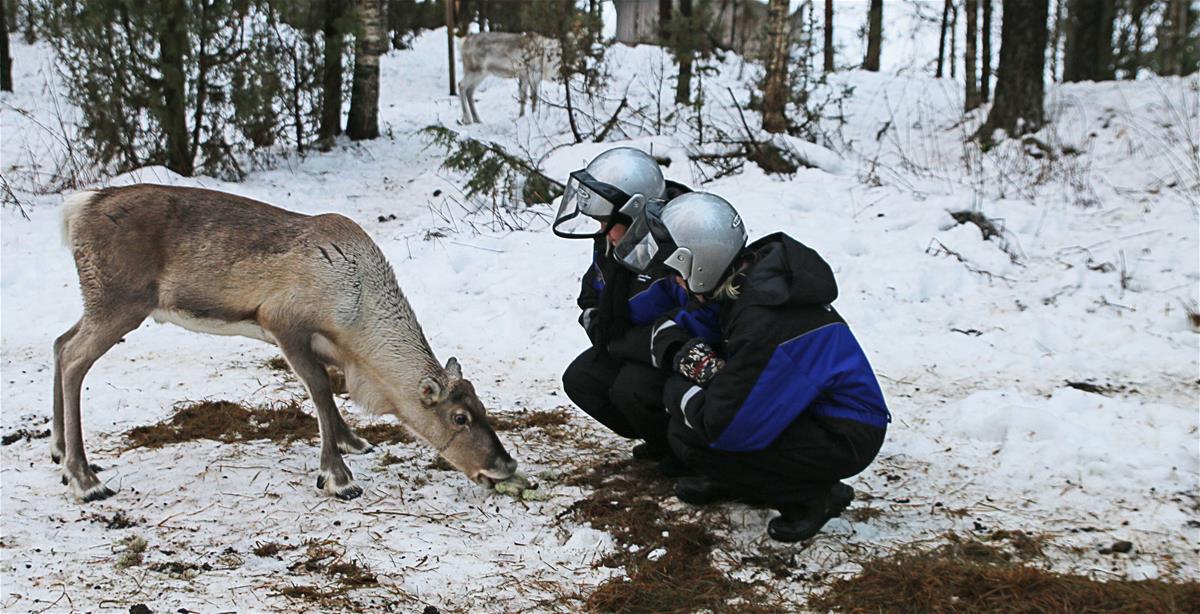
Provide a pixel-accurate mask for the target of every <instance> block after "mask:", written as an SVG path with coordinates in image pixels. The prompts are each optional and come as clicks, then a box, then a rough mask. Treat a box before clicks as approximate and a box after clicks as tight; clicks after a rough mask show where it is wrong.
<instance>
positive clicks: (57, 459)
mask: <svg viewBox="0 0 1200 614" xmlns="http://www.w3.org/2000/svg"><path fill="white" fill-rule="evenodd" d="M50 460H51V462H53V463H54V464H55V465H61V464H62V454H59V453H57V452H54V451H51V452H50Z"/></svg>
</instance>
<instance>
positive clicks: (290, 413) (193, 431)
mask: <svg viewBox="0 0 1200 614" xmlns="http://www.w3.org/2000/svg"><path fill="white" fill-rule="evenodd" d="M355 430H356V432H357V433H358V434H359V435H360V436H362V437H364V438H366V439H367V441H370V442H371V443H375V444H378V443H411V442H412V441H413V437H412V435H410V434H409V433H408V431H407V430H405V428H404V427H403V426H401V425H399V424H387V423H379V424H369V425H365V426H362V427H358V428H356V429H355ZM318 432H319V431H318V428H317V419H316V418H314V417H313V416H311V415H309V414H307V413H305V412H304V411H303V410H301V409H300V401H299V400H295V399H294V400H291V401H286V402H281V403H275V404H272V405H263V406H257V407H247V406H245V405H242V404H240V403H234V402H232V401H199V402H194V401H185V402H182V403H179V404H177V405H176V406H175V409H174V412H173V413H172V415H171V417H170V418H168V419H167V420H164V421H162V422H159V423H157V424H151V425H149V426H138V427H134V428H132V429H130V430H129V431H128V432H127V433H125V436H126V438H127V439H128V440H129V445H128V446H127V449H134V448H161V447H163V446H166V445H171V444H177V443H184V442H188V441H196V440H199V439H208V440H212V441H220V442H222V443H240V442H246V441H254V440H256V439H267V440H270V441H275V442H280V443H291V442H293V441H296V440H298V439H306V440H307V439H315V438H316V437H317V435H318Z"/></svg>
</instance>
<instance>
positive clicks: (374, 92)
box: [346, 0, 387, 141]
mask: <svg viewBox="0 0 1200 614" xmlns="http://www.w3.org/2000/svg"><path fill="white" fill-rule="evenodd" d="M379 2H380V0H358V16H357V17H358V19H357V20H356V22H357V29H356V30H355V34H354V81H352V82H351V84H350V116H349V117H348V118H347V119H346V134H347V135H348V136H349V137H350V138H351V139H353V140H355V141H361V140H363V139H373V138H375V137H378V136H379V56H380V55H381V54H382V53H383V52H385V51H387V38H386V37H385V35H384V31H383V14H382V11H381V10H380V9H381V7H380V6H379Z"/></svg>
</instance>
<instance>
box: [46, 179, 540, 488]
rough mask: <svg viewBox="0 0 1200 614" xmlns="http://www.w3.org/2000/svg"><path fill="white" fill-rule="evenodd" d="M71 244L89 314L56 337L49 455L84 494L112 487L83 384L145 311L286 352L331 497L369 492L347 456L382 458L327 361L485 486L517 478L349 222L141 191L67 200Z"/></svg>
mask: <svg viewBox="0 0 1200 614" xmlns="http://www.w3.org/2000/svg"><path fill="white" fill-rule="evenodd" d="M63 238H64V242H65V243H66V244H67V246H68V247H70V248H71V250H72V252H73V253H74V256H75V266H76V269H77V270H78V272H79V286H80V289H81V291H82V293H83V305H84V310H83V317H82V318H80V320H79V322H78V323H76V324H75V325H74V326H72V327H71V328H70V329H69V330H68V331H67V332H66V333H64V334H63V335H62V336H61V337H59V338H58V339H57V340H56V341H55V342H54V423H53V429H52V430H53V438H52V441H51V449H50V456H51V458H52V459H53V460H54V462H56V463H58V462H60V461H61V462H62V464H63V480H64V483H65V484H69V485H70V486H71V489H72V490H73V492H74V494H75V496H76V498H78V499H79V500H81V501H84V502H87V501H95V500H99V499H104V498H107V497H109V496H111V495H112V494H113V491H112V490H110V489H109V488H108V487H107V486H105V485H104V484H103V483H101V482H100V481H99V480H98V479H97V478H96V474H95V472H94V470H93V469H92V467H91V466H90V465H89V464H88V462H87V457H86V454H85V452H84V447H83V431H82V429H81V425H80V387H81V386H82V384H83V378H84V376H85V375H86V374H87V372H88V370H89V369H90V368H91V366H92V364H93V363H94V362H95V361H96V360H97V359H98V358H100V357H101V356H102V355H104V353H105V352H107V351H108V350H109V349H110V348H111V347H112V346H113V345H114V344H115V343H117V341H119V340H120V339H121V338H122V337H123V336H124V335H125V334H126V333H128V332H130V331H132V330H134V329H135V328H137V327H138V326H139V325H141V323H142V322H143V321H144V320H145V319H146V317H147V316H150V317H153V318H154V319H155V320H156V321H158V322H160V323H161V322H171V323H174V324H178V325H179V326H182V327H184V328H186V329H189V330H192V331H196V332H203V333H211V334H218V335H239V336H244V337H250V338H254V339H259V340H262V341H266V342H267V343H271V344H274V345H276V346H278V347H279V349H280V350H281V351H282V352H283V355H284V357H285V358H286V359H287V361H288V364H289V365H291V367H292V370H293V371H294V372H295V373H296V375H297V376H299V377H300V379H301V380H302V381H303V382H304V385H305V387H306V388H307V390H308V394H309V396H310V397H311V398H312V400H313V403H315V404H316V408H317V422H318V425H319V426H320V431H321V463H320V473H319V474H318V477H317V489H319V490H323V491H324V492H326V493H327V494H330V495H333V496H335V497H337V498H339V499H353V498H355V497H358V496H359V495H361V494H362V488H360V487H359V486H357V485H356V484H355V483H354V476H353V475H352V474H351V473H350V469H349V468H347V467H346V463H345V462H344V461H343V460H342V453H347V454H356V453H364V452H369V451H370V450H371V449H372V448H371V444H370V443H368V442H367V441H366V440H364V439H362V438H361V437H359V436H358V435H356V434H355V433H354V432H353V431H351V430H350V427H349V426H348V425H347V424H346V422H345V421H344V420H343V419H342V416H341V414H340V413H339V412H338V408H337V405H335V404H334V401H333V395H332V394H331V392H330V383H329V377H328V375H327V372H326V366H330V365H331V366H337V367H340V368H341V369H342V370H343V371H344V372H345V374H346V382H347V386H348V388H349V391H350V398H351V399H353V400H354V401H355V402H356V403H358V404H359V405H360V406H362V407H364V408H366V409H367V410H369V411H371V412H374V413H377V414H381V413H391V414H394V415H395V416H396V417H397V418H398V419H399V420H400V421H401V422H402V423H403V424H405V425H406V427H407V428H408V429H409V430H411V431H412V432H413V433H414V434H415V435H417V436H418V437H419V438H421V439H422V440H424V441H425V442H426V443H428V444H429V445H431V446H432V447H433V448H435V449H436V450H437V452H438V453H439V454H440V455H442V457H444V458H445V459H446V460H447V461H449V462H450V464H452V465H453V466H454V467H456V468H457V469H459V470H460V471H462V472H463V473H465V474H466V475H467V476H468V477H469V478H471V479H472V480H474V481H476V482H478V483H480V484H482V485H484V486H489V487H490V486H492V485H493V484H494V483H495V481H498V480H503V479H505V478H508V477H510V476H511V475H512V474H513V473H514V472H515V471H516V466H517V463H516V461H514V460H513V459H512V457H511V456H509V455H508V452H506V451H505V449H504V446H503V444H501V443H500V440H499V438H497V437H496V433H495V431H493V430H492V427H491V425H490V424H489V423H488V420H487V416H486V415H485V412H484V407H483V404H482V403H481V402H480V401H479V397H478V396H476V394H475V389H474V388H473V387H472V386H471V383H470V382H469V381H467V380H465V379H463V377H462V370H461V368H460V366H459V364H458V360H456V359H455V358H451V359H450V360H449V361H448V362H447V363H446V365H445V366H444V367H443V366H442V365H441V364H440V363H439V362H438V361H437V359H436V358H434V355H433V352H432V350H430V348H429V342H428V341H426V340H425V334H424V333H423V332H422V331H421V326H420V325H419V324H418V323H417V318H416V315H414V313H413V310H412V307H410V306H409V304H408V300H407V299H405V297H404V294H403V293H402V292H401V291H400V287H399V285H397V283H396V276H395V274H394V273H393V272H392V268H391V266H390V265H389V264H388V261H387V259H386V258H384V255H383V253H382V252H381V251H380V250H379V247H378V246H377V245H375V243H374V242H373V241H372V240H371V238H370V237H369V236H368V235H367V233H366V232H364V231H363V229H362V228H360V227H359V226H358V225H357V224H355V223H354V222H353V221H351V220H350V219H348V218H346V217H343V216H341V215H336V214H325V215H317V216H308V215H302V214H299V213H295V212H292V211H286V210H284V209H279V208H277V207H273V206H271V205H268V204H265V203H261V202H258V201H254V200H250V199H248V198H242V197H240V196H234V195H232V194H224V193H221V192H215V191H211V190H203V189H197V188H183V187H172V186H162V185H152V184H142V185H134V186H128V187H120V188H107V189H103V190H96V191H87V192H81V193H78V194H74V195H72V196H70V197H68V198H67V199H66V201H65V202H64V204H63Z"/></svg>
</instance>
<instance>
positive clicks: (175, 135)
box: [158, 0, 195, 177]
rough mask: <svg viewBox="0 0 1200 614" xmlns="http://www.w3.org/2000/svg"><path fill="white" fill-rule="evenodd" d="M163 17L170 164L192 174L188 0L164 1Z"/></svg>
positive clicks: (163, 117) (164, 115)
mask: <svg viewBox="0 0 1200 614" xmlns="http://www.w3.org/2000/svg"><path fill="white" fill-rule="evenodd" d="M164 4H165V5H166V6H164V7H163V9H164V10H163V17H164V19H163V21H162V23H161V25H160V28H161V29H160V31H159V33H158V46H159V57H158V69H159V72H161V73H162V104H163V106H162V110H161V111H160V112H159V121H160V122H162V128H163V134H164V135H165V136H166V143H165V146H166V149H167V152H166V153H167V160H166V166H167V168H169V169H171V170H173V171H175V172H176V173H179V174H180V175H183V176H184V177H191V176H192V174H193V173H194V172H195V167H194V162H195V161H194V156H193V155H192V148H191V147H190V141H189V139H188V129H187V73H186V72H185V69H184V66H183V61H184V58H186V57H187V56H188V49H187V44H188V36H187V30H186V29H185V28H186V23H187V6H186V5H185V4H184V0H170V1H169V2H167V3H164Z"/></svg>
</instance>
